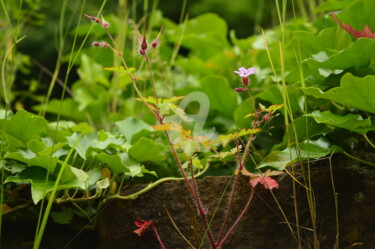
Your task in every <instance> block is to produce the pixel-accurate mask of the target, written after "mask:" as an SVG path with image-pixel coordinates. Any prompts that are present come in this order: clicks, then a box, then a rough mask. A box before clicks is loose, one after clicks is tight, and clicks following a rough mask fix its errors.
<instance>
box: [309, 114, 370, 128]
mask: <svg viewBox="0 0 375 249" xmlns="http://www.w3.org/2000/svg"><path fill="white" fill-rule="evenodd" d="M305 116H309V117H313V118H314V119H315V121H316V122H317V123H323V124H328V125H333V126H336V127H340V128H344V129H347V130H350V131H355V132H357V133H359V134H365V133H366V132H367V131H368V130H369V129H371V128H370V127H371V119H370V118H367V119H363V118H362V116H361V115H359V114H347V115H345V116H341V115H336V114H333V113H332V112H330V111H325V112H320V111H313V112H312V113H311V114H306V115H305ZM372 129H375V127H373V128H372Z"/></svg>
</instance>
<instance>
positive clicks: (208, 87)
mask: <svg viewBox="0 0 375 249" xmlns="http://www.w3.org/2000/svg"><path fill="white" fill-rule="evenodd" d="M201 84H202V90H203V92H204V93H205V94H207V96H208V99H209V100H210V108H211V109H213V110H216V111H218V112H220V113H222V114H224V115H225V116H228V117H233V113H234V111H235V110H236V108H237V94H236V93H235V92H234V91H233V89H232V88H231V87H230V85H229V82H228V80H227V79H226V78H225V77H223V76H220V75H210V76H206V77H204V78H203V79H201ZM224 100H225V101H224Z"/></svg>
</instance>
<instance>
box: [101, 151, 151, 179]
mask: <svg viewBox="0 0 375 249" xmlns="http://www.w3.org/2000/svg"><path fill="white" fill-rule="evenodd" d="M96 158H97V159H98V160H100V161H102V162H103V163H105V164H106V166H107V167H108V168H109V169H111V171H112V172H115V173H124V174H125V175H129V176H132V177H135V176H137V177H142V176H143V173H146V174H152V175H155V176H157V175H156V173H155V172H154V171H149V170H147V169H146V168H145V167H144V166H143V165H140V164H139V162H137V161H135V160H133V159H131V158H130V157H129V154H128V153H121V154H117V155H108V154H106V153H100V154H98V155H97V156H96Z"/></svg>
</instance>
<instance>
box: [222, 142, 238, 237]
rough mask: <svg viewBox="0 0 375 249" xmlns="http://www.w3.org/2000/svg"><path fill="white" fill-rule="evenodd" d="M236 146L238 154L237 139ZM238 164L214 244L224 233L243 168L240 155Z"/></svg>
mask: <svg viewBox="0 0 375 249" xmlns="http://www.w3.org/2000/svg"><path fill="white" fill-rule="evenodd" d="M236 147H237V152H238V154H239V153H240V149H239V147H238V140H236ZM238 164H239V167H238V173H237V175H236V179H235V180H234V185H233V189H232V193H231V197H230V201H229V206H228V209H227V214H226V215H225V219H224V222H223V225H222V227H221V231H220V235H219V237H218V238H217V241H216V244H218V243H219V242H220V240H221V238H222V237H223V235H224V230H225V227H226V226H227V223H228V219H229V215H230V211H231V209H232V205H233V200H234V194H235V192H236V188H237V183H238V180H239V177H240V174H241V170H242V169H243V165H242V162H241V155H238Z"/></svg>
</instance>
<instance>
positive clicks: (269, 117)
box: [262, 113, 272, 122]
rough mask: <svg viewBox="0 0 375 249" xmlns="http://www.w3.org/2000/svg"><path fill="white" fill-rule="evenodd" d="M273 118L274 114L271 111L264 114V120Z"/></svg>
mask: <svg viewBox="0 0 375 249" xmlns="http://www.w3.org/2000/svg"><path fill="white" fill-rule="evenodd" d="M271 118H272V114H271V113H267V114H265V115H264V116H263V118H262V122H267V121H268V120H270V119H271Z"/></svg>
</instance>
